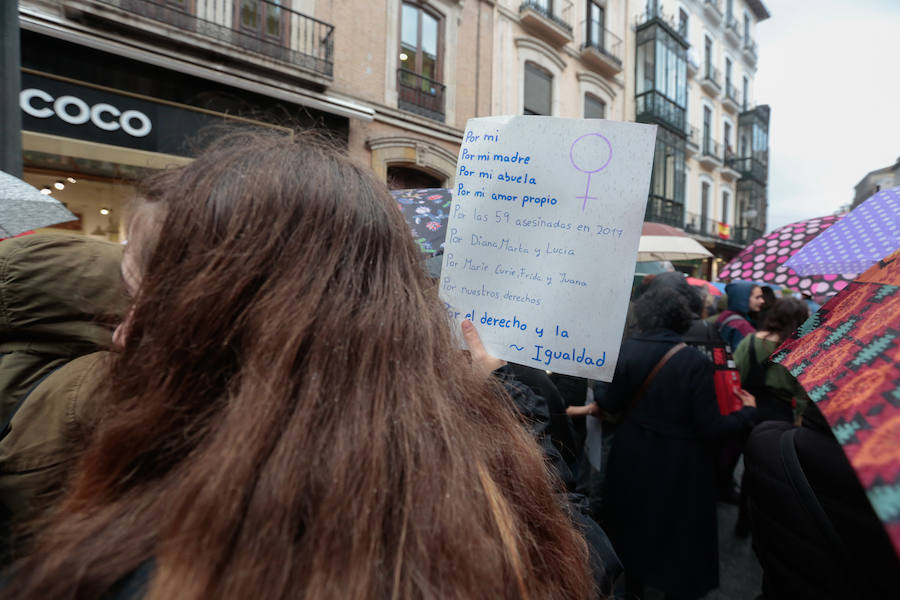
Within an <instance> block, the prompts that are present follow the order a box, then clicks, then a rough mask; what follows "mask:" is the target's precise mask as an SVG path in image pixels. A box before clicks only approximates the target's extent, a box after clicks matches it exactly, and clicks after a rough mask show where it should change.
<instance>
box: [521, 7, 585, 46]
mask: <svg viewBox="0 0 900 600" xmlns="http://www.w3.org/2000/svg"><path fill="white" fill-rule="evenodd" d="M519 22H520V23H521V24H522V25H523V26H524V27H527V28H529V29H531V30H532V31H534V33H535V34H537V35H539V36H541V37H542V38H544V39H545V40H546V41H548V42H550V43H551V44H553V45H554V46H565V45H566V44H567V43H569V42H571V41H572V40H573V39H574V38H573V37H572V26H571V25H570V24H569V23H567V22H566V21H565V20H564V19H562V18H560V17H558V16H556V15H555V14H553V9H552V3H544V2H535V0H525V2H523V3H522V4H521V5H519Z"/></svg>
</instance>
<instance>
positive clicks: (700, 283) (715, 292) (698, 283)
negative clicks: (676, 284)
mask: <svg viewBox="0 0 900 600" xmlns="http://www.w3.org/2000/svg"><path fill="white" fill-rule="evenodd" d="M687 282H688V283H689V284H690V285H692V286H694V287H700V288H703V289H705V290H706V291H707V293H708V294H710V295H711V296H721V295H722V290H720V289H719V288H718V287H716V286H714V285H713V284H711V283H710V282H708V281H706V280H705V279H697V278H696V277H688V278H687Z"/></svg>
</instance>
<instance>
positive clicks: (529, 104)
mask: <svg viewBox="0 0 900 600" xmlns="http://www.w3.org/2000/svg"><path fill="white" fill-rule="evenodd" d="M524 87H525V89H524V98H525V102H524V114H526V115H551V114H553V109H552V106H553V75H552V74H551V73H549V72H548V71H546V70H545V69H543V68H542V67H540V66H538V65H536V64H535V63H533V62H531V61H526V62H525V86H524Z"/></svg>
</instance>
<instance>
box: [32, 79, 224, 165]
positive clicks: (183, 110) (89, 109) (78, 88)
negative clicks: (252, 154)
mask: <svg viewBox="0 0 900 600" xmlns="http://www.w3.org/2000/svg"><path fill="white" fill-rule="evenodd" d="M21 90H22V91H21V93H20V94H19V106H20V108H21V110H22V129H23V130H24V131H29V132H34V133H41V134H49V135H54V136H59V137H65V138H72V139H77V140H82V141H86V142H96V143H99V144H108V145H111V146H122V147H125V148H132V149H136V150H146V151H150V152H159V153H162V154H171V155H175V156H192V155H193V152H192V144H191V142H192V141H193V140H194V139H195V138H196V136H197V135H198V133H199V132H200V131H201V130H203V129H204V128H205V127H207V126H209V125H210V124H213V123H221V122H223V121H226V120H229V119H232V118H234V117H233V116H231V115H225V114H221V113H216V112H213V111H209V110H205V109H202V108H199V107H193V106H189V105H186V104H178V103H175V102H170V101H166V100H161V99H156V98H150V97H147V96H138V95H136V94H133V93H130V92H128V91H124V90H123V91H121V92H120V91H116V90H113V89H111V88H108V87H101V86H98V85H95V84H92V83H87V82H84V83H82V82H77V81H74V80H72V79H68V78H63V77H60V76H57V75H54V74H51V73H42V72H38V71H33V70H30V69H23V70H22V87H21Z"/></svg>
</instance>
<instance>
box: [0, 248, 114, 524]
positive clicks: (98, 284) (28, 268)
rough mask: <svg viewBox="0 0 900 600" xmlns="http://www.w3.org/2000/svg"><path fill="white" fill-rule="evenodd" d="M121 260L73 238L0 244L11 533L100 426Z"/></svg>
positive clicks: (2, 484) (3, 456)
mask: <svg viewBox="0 0 900 600" xmlns="http://www.w3.org/2000/svg"><path fill="white" fill-rule="evenodd" d="M121 257H122V249H121V246H119V245H118V244H113V243H109V242H102V241H97V240H94V239H92V238H88V237H85V236H78V235H71V234H62V233H44V234H35V235H30V236H25V237H20V238H12V239H8V240H4V241H2V242H0V424H5V423H7V422H9V424H8V426H7V428H6V430H5V431H4V432H3V433H2V434H0V436H2V439H0V505H2V506H0V508H3V509H5V511H6V512H7V517H8V518H9V519H10V520H11V521H12V523H13V524H14V525H15V524H16V523H17V522H18V521H20V520H22V519H25V518H28V517H30V516H32V515H33V513H34V512H35V511H36V510H37V509H39V508H40V507H41V506H43V504H44V503H43V502H42V501H41V500H42V499H43V497H44V496H47V497H49V496H51V495H52V494H53V493H54V492H56V491H57V490H58V489H59V487H60V484H61V482H62V481H63V480H64V478H65V474H66V466H67V465H68V464H69V463H70V462H71V459H72V458H73V456H74V455H75V453H76V451H77V449H78V448H80V446H81V444H83V441H84V439H85V434H86V433H87V432H88V431H89V430H90V429H91V428H92V426H93V424H94V422H95V421H96V419H97V418H98V415H99V412H100V406H99V405H98V402H97V398H98V395H97V394H96V393H95V391H96V389H97V386H98V385H100V384H101V383H102V382H103V381H104V380H105V373H106V365H105V360H106V357H107V353H106V352H104V350H105V349H108V348H109V345H110V343H111V340H112V330H113V327H114V325H115V323H117V322H118V320H119V318H120V315H121V314H122V312H123V310H124V308H125V305H126V300H125V294H124V290H123V286H122V280H121V275H120V272H119V268H120V263H121ZM26 396H27V397H26ZM23 398H24V401H23ZM20 403H21V405H20ZM13 412H14V413H15V414H14V416H13V417H12V419H11V421H10V420H9V419H10V415H11V414H12V413H13Z"/></svg>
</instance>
